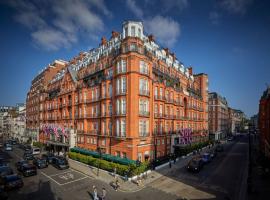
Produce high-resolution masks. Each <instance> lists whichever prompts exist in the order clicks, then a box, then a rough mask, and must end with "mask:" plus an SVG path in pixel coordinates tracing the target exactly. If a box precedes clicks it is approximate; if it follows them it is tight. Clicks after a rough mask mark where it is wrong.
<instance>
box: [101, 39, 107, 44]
mask: <svg viewBox="0 0 270 200" xmlns="http://www.w3.org/2000/svg"><path fill="white" fill-rule="evenodd" d="M106 43H107V40H106V38H105V37H102V38H101V44H100V45H105V44H106Z"/></svg>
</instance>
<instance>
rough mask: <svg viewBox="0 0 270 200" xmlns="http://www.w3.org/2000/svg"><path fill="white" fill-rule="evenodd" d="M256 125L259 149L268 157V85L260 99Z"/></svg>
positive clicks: (269, 119)
mask: <svg viewBox="0 0 270 200" xmlns="http://www.w3.org/2000/svg"><path fill="white" fill-rule="evenodd" d="M258 125H259V134H260V149H261V151H262V152H263V154H264V155H265V156H266V157H268V158H269V159H270V87H268V88H267V89H266V90H265V91H264V93H263V95H262V97H261V99H260V106H259V124H258Z"/></svg>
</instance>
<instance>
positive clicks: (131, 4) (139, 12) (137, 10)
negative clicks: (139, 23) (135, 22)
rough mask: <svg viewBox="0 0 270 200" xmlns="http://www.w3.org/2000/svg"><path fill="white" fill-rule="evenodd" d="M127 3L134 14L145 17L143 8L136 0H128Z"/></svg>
mask: <svg viewBox="0 0 270 200" xmlns="http://www.w3.org/2000/svg"><path fill="white" fill-rule="evenodd" d="M126 5H127V7H128V9H129V10H130V11H131V12H133V13H134V15H135V16H136V17H138V18H140V19H141V18H143V11H142V9H141V8H140V7H139V6H137V5H136V3H135V1H134V0H127V1H126Z"/></svg>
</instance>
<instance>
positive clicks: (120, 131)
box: [116, 119, 126, 137]
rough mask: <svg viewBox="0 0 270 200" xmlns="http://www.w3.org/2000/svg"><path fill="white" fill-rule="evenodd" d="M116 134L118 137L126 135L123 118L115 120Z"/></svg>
mask: <svg viewBox="0 0 270 200" xmlns="http://www.w3.org/2000/svg"><path fill="white" fill-rule="evenodd" d="M116 136H118V137H125V136H126V120H125V119H117V120H116Z"/></svg>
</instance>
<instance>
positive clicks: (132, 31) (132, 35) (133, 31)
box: [131, 26, 135, 37]
mask: <svg viewBox="0 0 270 200" xmlns="http://www.w3.org/2000/svg"><path fill="white" fill-rule="evenodd" d="M131 37H135V26H131Z"/></svg>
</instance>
